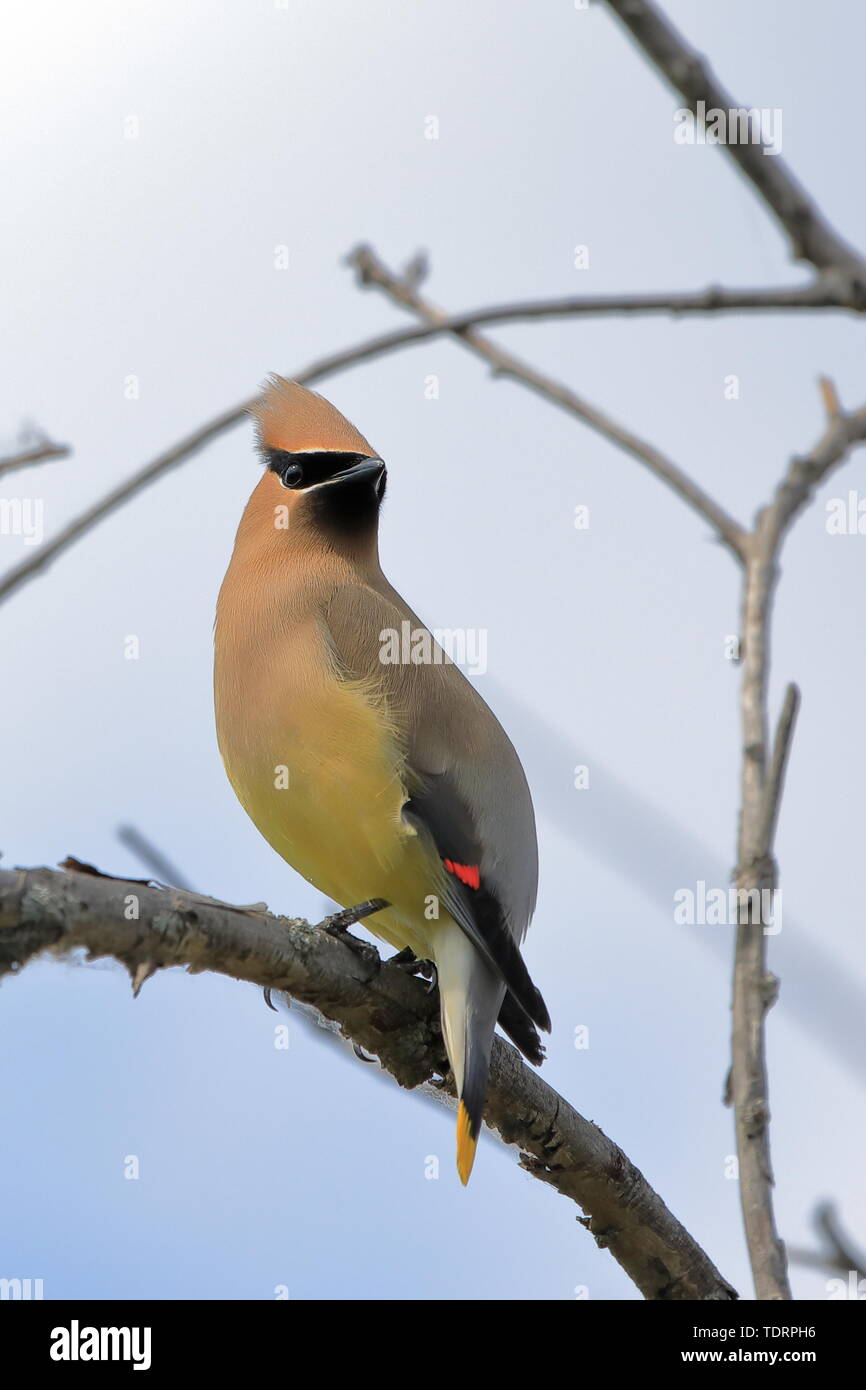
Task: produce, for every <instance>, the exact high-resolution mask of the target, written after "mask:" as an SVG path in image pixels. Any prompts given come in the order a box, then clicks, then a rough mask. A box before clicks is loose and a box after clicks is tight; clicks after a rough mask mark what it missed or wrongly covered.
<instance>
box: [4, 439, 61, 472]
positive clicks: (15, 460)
mask: <svg viewBox="0 0 866 1390" xmlns="http://www.w3.org/2000/svg"><path fill="white" fill-rule="evenodd" d="M71 453H72V450H71V449H70V447H69V445H68V444H52V443H51V441H50V440H46V441H45V442H44V443H43V444H34V445H32V446H31V447H30V448H29V449H22V450H21V452H20V453H18V454H7V455H6V457H5V458H0V474H3V473H11V472H12V470H13V469H14V468H29V467H30V465H31V464H32V463H48V462H49V461H50V460H51V459H65V458H68V457H69V455H70V454H71Z"/></svg>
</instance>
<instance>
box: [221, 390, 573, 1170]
mask: <svg viewBox="0 0 866 1390" xmlns="http://www.w3.org/2000/svg"><path fill="white" fill-rule="evenodd" d="M256 420H257V429H258V435H259V443H260V448H261V449H262V452H263V454H264V456H265V460H266V462H267V463H268V468H267V469H266V471H265V473H264V475H263V477H262V478H261V479H260V481H259V483H258V484H257V486H256V488H255V489H254V491H253V494H252V497H251V498H250V501H249V503H248V505H247V508H246V510H245V512H244V515H243V518H242V520H241V524H240V527H239V529H238V535H237V540H236V543H235V549H234V553H233V556H232V561H231V564H230V566H229V569H228V572H227V574H226V577H225V580H224V583H223V586H222V590H221V592H220V597H219V603H218V608H217V623H216V638H215V642H216V661H215V701H216V717H217V731H218V738H219V744H220V750H221V752H222V755H223V760H224V762H225V766H226V771H227V773H228V776H229V779H230V781H231V783H232V785H233V787H234V789H235V791H236V793H237V796H238V798H239V800H240V801H241V803H242V805H243V806H244V808H245V809H246V810H247V812H248V814H249V815H250V817H251V818H252V820H253V821H254V822H255V824H256V825H257V826H258V828H259V829H260V830H261V832H262V833H263V834H264V836H265V837H266V839H267V840H268V841H269V842H270V843H271V845H272V846H273V847H274V848H275V849H276V850H277V851H278V853H280V854H281V855H282V856H283V857H284V858H285V859H286V860H287V861H288V862H289V863H290V864H292V865H293V866H294V867H295V868H296V869H297V870H298V871H299V872H300V873H301V874H303V875H304V877H306V878H307V879H309V880H310V882H312V883H314V884H316V886H317V887H318V888H320V889H321V890H322V892H324V893H326V894H327V895H328V896H329V897H331V898H333V899H334V900H335V901H337V902H339V903H341V904H342V905H344V906H351V905H353V904H354V903H357V902H362V901H364V900H366V899H367V898H374V897H377V898H383V899H385V900H386V901H387V902H388V904H389V907H388V908H387V909H386V910H384V911H382V912H380V913H377V914H376V915H375V916H373V917H371V918H369V919H368V920H367V925H368V926H369V927H370V929H371V930H372V931H373V932H374V933H376V934H377V935H378V936H380V937H382V938H383V939H384V940H386V941H388V942H389V943H391V944H392V945H393V946H395V947H397V948H398V949H402V948H404V947H409V948H410V949H411V950H412V951H413V952H414V953H415V955H416V956H418V957H419V958H421V959H431V960H433V961H434V962H435V964H436V966H437V973H438V981H439V990H440V996H441V1003H442V1023H443V1034H444V1037H445V1042H446V1047H447V1050H448V1054H449V1058H450V1060H451V1064H452V1068H453V1070H454V1075H455V1081H456V1085H457V1090H458V1095H460V1096H462V1097H463V1098H464V1100H465V1104H464V1105H462V1106H461V1111H460V1117H459V1123H458V1169H459V1172H460V1176H461V1179H462V1180H463V1181H464V1182H465V1181H466V1180H467V1179H468V1176H469V1171H470V1170H471V1166H472V1160H473V1158H474V1152H475V1144H476V1142H477V1137H478V1129H479V1126H480V1115H481V1108H482V1107H483V1096H484V1089H485V1086H486V1075H487V1066H488V1056H489V1050H490V1041H491V1039H492V1034H493V1028H494V1025H495V1022H496V1018H497V1015H499V1014H500V1011H501V1010H502V1011H503V1012H502V1022H503V1026H505V1027H506V1029H507V1030H508V1031H509V1032H511V1034H512V1036H513V1037H514V1038H515V1040H516V1041H518V1043H519V1045H520V1046H521V1047H523V1049H524V1051H526V1052H527V1055H529V1056H531V1057H532V1059H533V1060H536V1061H537V1060H540V1055H541V1054H540V1046H539V1044H538V1038H537V1034H536V1033H535V1030H534V1026H533V1021H534V1022H535V1023H539V1024H540V1025H541V1026H547V1027H549V1020H548V1019H547V1013H546V1010H545V1009H544V1005H543V1001H541V998H540V995H538V992H537V991H536V990H535V988H534V986H532V984H531V982H530V981H529V979H528V976H527V975H526V973H525V967H523V965H522V962H521V961H520V958H519V953H518V952H517V943H519V941H520V939H521V938H522V936H523V934H524V932H525V930H526V926H527V924H528V921H529V917H530V915H531V912H532V907H533V904H534V897H535V876H536V859H535V831H534V822H533V817H532V806H531V801H530V800H529V793H528V790H527V788H526V782H525V778H524V777H523V772H522V769H521V767H520V763H519V760H518V759H517V755H516V753H515V752H514V749H513V748H512V746H511V744H510V742H509V741H508V739H507V737H506V736H505V734H504V733H503V731H502V729H501V728H500V726H499V724H498V723H497V721H496V720H495V719H494V717H493V716H492V714H491V713H490V711H489V710H488V709H487V706H486V705H485V704H484V702H483V701H482V700H481V698H480V696H478V694H477V693H476V692H475V690H474V689H473V688H472V686H471V685H469V683H468V682H467V681H466V680H465V678H464V677H463V676H462V674H461V673H460V671H459V670H458V668H457V667H456V666H454V665H452V664H450V663H449V662H447V661H445V662H443V663H442V664H422V665H415V664H412V663H408V664H399V663H397V664H393V663H392V664H388V663H383V661H382V634H383V633H384V632H388V631H393V630H396V631H400V628H401V624H402V623H404V622H407V621H408V622H409V623H411V625H412V628H413V630H420V629H423V624H421V622H420V620H419V619H418V618H417V616H416V615H415V614H414V613H413V612H412V610H411V609H410V608H408V606H407V605H406V604H405V602H404V601H403V599H402V598H401V597H400V595H399V594H397V592H396V591H395V590H394V589H393V588H392V587H391V585H390V584H389V583H388V581H387V580H386V579H385V577H384V575H383V574H382V571H381V569H380V567H379V559H378V547H377V526H376V523H377V518H378V506H379V500H380V498H381V480H383V478H384V465H381V463H380V461H379V460H378V459H377V457H376V455H375V452H374V450H373V449H372V448H371V447H370V445H369V444H368V442H367V441H366V440H365V439H364V437H363V436H362V435H361V434H360V433H359V432H358V431H357V430H356V429H355V428H354V426H352V425H350V424H349V422H348V421H347V420H345V419H344V418H343V416H342V415H340V414H339V412H338V411H336V410H335V409H334V407H333V406H331V405H330V404H329V403H328V402H326V401H324V400H323V399H322V398H321V397H320V396H316V395H314V394H313V393H311V392H308V391H306V390H305V389H304V388H303V387H300V386H298V385H297V384H296V383H288V382H282V381H281V380H280V379H279V378H276V379H273V380H272V382H271V384H270V386H269V388H268V390H267V391H266V393H265V395H264V396H263V398H262V401H261V402H260V404H259V406H258V408H257V411H256ZM325 451H327V452H325ZM371 460H375V462H371ZM287 468H288V469H289V470H290V471H289V472H288V473H287V472H286V471H285V470H286V469H287ZM298 473H300V474H301V481H300V482H298V483H296V482H294V481H293V482H292V483H291V485H284V483H283V482H282V481H281V477H283V478H287V479H288V478H292V479H294V478H295V476H296V475H297V474H298ZM431 640H432V639H431ZM458 858H459V865H458V868H457V869H455V862H456V861H457V860H458ZM464 865H466V866H473V867H472V868H471V869H470V868H466V869H464V868H463V867H461V866H464ZM458 873H462V874H463V881H461V880H460V879H459V878H458V877H457V876H455V875H456V874H458ZM476 879H477V880H478V882H477V883H475V880H476ZM467 882H468V883H469V886H467ZM473 883H474V884H475V886H474V887H473V886H472V884H473ZM497 914H498V917H499V919H500V920H497V921H494V918H495V917H497Z"/></svg>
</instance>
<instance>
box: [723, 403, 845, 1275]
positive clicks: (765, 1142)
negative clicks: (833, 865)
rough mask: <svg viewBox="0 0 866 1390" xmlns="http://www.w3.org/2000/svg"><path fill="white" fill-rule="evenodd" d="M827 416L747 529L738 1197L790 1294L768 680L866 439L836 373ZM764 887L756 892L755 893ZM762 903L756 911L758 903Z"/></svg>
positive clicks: (791, 712) (778, 745) (792, 692)
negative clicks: (815, 515) (801, 584)
mask: <svg viewBox="0 0 866 1390" xmlns="http://www.w3.org/2000/svg"><path fill="white" fill-rule="evenodd" d="M821 394H822V398H823V401H824V405H825V409H826V410H827V411H828V421H827V426H826V429H825V431H824V433H823V434H822V435H821V438H820V439H819V440H818V442H817V444H816V445H815V446H814V448H813V449H812V450H811V451H810V453H809V454H808V455H807V456H806V457H805V458H800V459H794V460H793V461H792V462H791V464H790V465H789V467H788V469H787V471H786V473H785V476H784V478H783V480H782V482H781V483H780V485H779V487H778V488H777V489H776V493H775V495H774V498H773V500H772V502H771V503H770V504H769V505H768V506H766V507H764V508H763V509H762V510H761V511H760V512H759V513H758V516H757V518H756V521H755V528H754V531H753V532H752V533H751V535H750V536H749V538H748V547H747V559H746V570H745V581H744V588H743V640H744V643H745V656H744V662H743V684H742V697H741V705H742V728H743V754H742V771H741V807H740V829H739V836H738V868H737V874H736V879H737V887H738V889H739V890H740V895H741V896H740V904H741V912H740V920H739V924H738V927H737V944H736V952H735V960H734V994H733V1028H732V1039H731V1052H732V1063H731V1094H732V1097H733V1102H734V1108H735V1113H736V1130H737V1153H738V1156H739V1165H740V1200H741V1203H742V1208H743V1219H744V1222H745V1227H746V1238H747V1241H748V1244H749V1254H750V1257H751V1261H752V1272H753V1274H754V1278H755V1288H756V1292H757V1296H758V1298H762V1299H764V1298H767V1299H777V1298H790V1297H791V1292H790V1286H789V1284H788V1277H787V1271H786V1268H785V1251H784V1246H783V1245H782V1242H781V1240H780V1239H779V1236H778V1233H777V1231H776V1226H775V1218H774V1215H773V1202H772V1183H773V1176H772V1166H771V1161H770V1139H769V1121H770V1104H769V1090H768V1083H767V1064H766V1045H765V1037H764V1020H765V1016H766V1013H767V1010H768V1008H769V1007H770V1006H771V1005H772V1003H773V1002H774V1000H775V998H776V994H777V992H778V981H777V980H776V979H775V977H774V976H773V975H771V974H769V973H768V970H767V942H766V934H765V926H766V925H767V923H766V912H765V910H764V904H765V903H766V902H767V901H768V896H767V895H772V893H773V892H774V890H775V888H776V886H777V869H776V862H775V859H774V856H773V841H774V837H775V831H776V822H777V820H778V814H779V802H780V798H781V792H782V786H783V782H784V775H785V768H786V765H787V758H788V753H789V749H790V742H791V737H792V733H793V728H794V722H795V718H796V714H797V708H798V704H799V692H798V691H797V688H796V687H795V686H790V687H789V689H788V693H787V696H786V700H785V705H784V708H783V711H782V715H781V718H780V721H779V729H778V733H777V735H776V740H775V746H774V749H773V753H772V758H771V760H770V761H769V768H768V753H767V746H768V732H767V724H768V719H767V683H768V678H769V664H770V656H769V642H770V617H771V612H772V605H773V598H774V595H775V589H776V584H777V582H778V575H779V553H780V551H781V548H782V545H783V543H784V540H785V537H786V535H787V532H788V530H789V529H790V527H791V525H792V523H793V521H794V519H795V517H796V516H797V515H798V514H799V512H800V511H801V510H802V509H803V508H804V507H805V506H806V504H807V503H808V502H809V501H810V499H811V497H812V496H813V494H814V491H815V489H816V488H817V487H818V485H819V484H820V483H821V482H822V481H823V480H824V479H825V478H826V477H827V476H828V474H829V473H830V471H831V470H832V469H833V468H834V467H836V466H837V465H838V464H840V463H841V462H842V461H843V459H845V458H846V457H847V455H848V453H849V452H850V450H851V448H852V447H854V446H855V445H857V444H861V443H863V442H864V441H866V407H864V408H863V409H862V410H860V411H857V412H856V413H854V414H851V415H849V414H847V413H846V412H845V411H844V410H843V409H842V407H841V405H840V403H839V399H838V396H837V393H836V390H835V388H834V387H833V385H832V383H831V382H829V381H826V380H825V381H823V382H822V384H821ZM755 895H757V896H755ZM757 903H760V907H759V908H758V909H757V911H756V904H757Z"/></svg>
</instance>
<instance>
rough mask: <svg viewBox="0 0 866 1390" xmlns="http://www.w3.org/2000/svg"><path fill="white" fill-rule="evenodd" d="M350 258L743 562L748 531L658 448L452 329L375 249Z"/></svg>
mask: <svg viewBox="0 0 866 1390" xmlns="http://www.w3.org/2000/svg"><path fill="white" fill-rule="evenodd" d="M348 259H349V263H350V265H353V266H354V267H355V269H356V270H357V272H358V276H359V279H360V281H361V283H362V284H364V285H375V286H376V288H377V289H381V290H383V291H384V292H385V293H386V294H387V295H388V297H389V298H390V299H391V300H392V301H393V302H394V303H395V304H400V305H402V307H403V308H405V309H410V310H411V311H412V312H413V313H415V314H418V315H419V316H420V317H421V318H423V319H424V321H425V323H426V324H427V325H428V326H430V327H435V326H438V327H439V328H441V329H443V330H444V331H447V332H449V333H452V334H453V335H454V336H455V337H457V338H459V339H460V341H461V342H463V343H465V344H466V346H467V347H469V348H471V349H472V351H473V352H474V353H476V354H477V355H478V356H479V357H483V358H484V359H485V361H487V362H489V363H490V365H491V366H492V367H493V369H494V370H495V371H496V372H497V374H499V375H503V376H509V377H511V378H512V379H513V380H515V381H517V382H519V383H520V384H521V385H523V386H527V387H528V388H529V390H530V391H534V392H535V394H536V395H539V396H542V397H544V399H545V400H547V401H549V402H550V403H551V404H552V405H556V406H559V407H560V408H561V409H562V410H566V411H568V413H569V414H571V415H576V416H577V418H578V419H579V420H582V421H583V423H584V424H585V425H589V427H590V429H592V430H595V432H596V433H597V434H600V435H601V436H602V438H604V439H607V440H608V441H609V442H610V443H611V444H615V445H616V446H617V448H619V449H622V450H623V451H624V452H625V453H627V454H630V455H631V457H632V458H635V459H637V460H638V462H639V463H642V464H644V465H645V466H646V467H647V468H649V470H650V471H651V472H652V473H654V474H655V475H656V477H657V478H660V479H661V481H662V482H663V483H665V484H666V485H667V486H668V487H670V488H672V489H673V491H674V492H675V493H676V494H677V496H679V497H680V498H681V499H682V500H683V501H684V502H686V503H687V504H688V506H690V507H691V508H692V509H693V510H694V511H696V512H697V513H698V514H699V516H701V517H703V519H704V520H705V521H707V522H709V524H710V526H711V527H712V528H713V530H714V531H715V532H716V534H717V535H718V537H719V539H720V540H721V541H722V542H723V543H724V544H725V545H726V546H727V547H728V549H729V550H731V551H732V552H733V554H734V555H735V556H736V557H737V559H738V560H742V559H743V556H744V537H745V533H744V531H743V530H742V528H741V527H740V525H739V524H738V523H737V522H736V521H734V519H733V517H730V516H729V515H728V514H727V512H725V511H724V510H723V508H722V507H720V506H719V505H718V503H717V502H714V501H713V499H712V498H711V497H710V496H709V495H708V494H707V493H705V492H704V490H703V488H701V487H699V486H698V484H697V483H695V482H693V481H692V479H691V478H689V477H688V475H687V474H685V473H684V472H683V471H682V469H680V468H678V467H677V465H676V464H675V463H673V462H672V461H671V460H670V459H668V458H666V457H665V456H664V454H662V453H660V452H659V450H658V449H655V448H654V447H653V446H652V445H651V444H647V443H646V441H645V440H643V439H641V438H639V436H638V435H636V434H632V432H631V431H630V430H626V429H625V428H624V427H623V426H622V425H619V424H618V423H617V422H616V421H615V420H612V419H611V418H610V416H608V415H605V414H604V413H603V412H602V411H601V410H598V409H597V408H596V407H595V406H593V405H590V404H589V402H588V401H585V400H583V399H582V398H581V397H580V396H578V395H577V394H576V392H574V391H572V390H571V389H570V387H568V386H565V385H563V383H562V382H559V381H555V380H554V379H553V378H552V377H548V376H545V375H543V374H542V373H541V372H538V371H536V370H535V369H534V368H533V367H530V366H529V365H528V364H527V363H526V362H524V361H523V360H522V359H521V358H519V357H516V356H515V355H514V354H513V353H510V352H506V351H505V350H504V349H503V348H500V347H498V346H497V345H496V344H495V343H493V342H491V340H490V339H489V338H486V337H483V336H482V334H480V333H478V332H476V330H475V329H474V328H473V327H471V326H466V325H463V326H461V325H460V321H459V320H458V321H457V324H458V326H457V327H453V326H452V325H453V323H454V320H453V319H452V318H450V317H449V315H447V314H445V313H443V311H442V310H441V309H439V308H437V307H436V306H435V305H434V304H431V303H430V301H429V300H426V299H423V298H422V297H421V295H420V294H418V292H417V290H416V289H415V288H414V286H413V284H412V283H410V282H407V280H406V279H405V277H404V276H400V275H396V274H394V273H393V272H392V271H390V270H389V269H388V268H387V266H385V265H384V264H383V263H382V262H381V261H380V260H379V259H378V257H377V256H376V254H375V252H374V251H372V250H371V248H370V247H368V246H359V247H357V248H356V250H355V251H353V252H352V254H351V255H350V256H349V258H348Z"/></svg>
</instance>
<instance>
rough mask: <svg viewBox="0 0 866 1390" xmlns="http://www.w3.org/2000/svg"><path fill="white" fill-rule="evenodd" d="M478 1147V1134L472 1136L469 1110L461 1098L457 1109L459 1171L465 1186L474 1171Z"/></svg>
mask: <svg viewBox="0 0 866 1390" xmlns="http://www.w3.org/2000/svg"><path fill="white" fill-rule="evenodd" d="M477 1147H478V1136H477V1135H476V1136H475V1138H474V1139H473V1138H472V1134H471V1132H470V1128H469V1111H468V1110H467V1109H466V1106H465V1105H464V1104H463V1102H462V1100H461V1102H460V1106H459V1109H458V1111H457V1172H458V1173H459V1175H460V1181H461V1182H462V1184H463V1186H464V1187H465V1186H466V1184H467V1183H468V1181H469V1174H470V1173H471V1172H472V1165H473V1163H474V1162H475V1150H476V1149H477Z"/></svg>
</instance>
